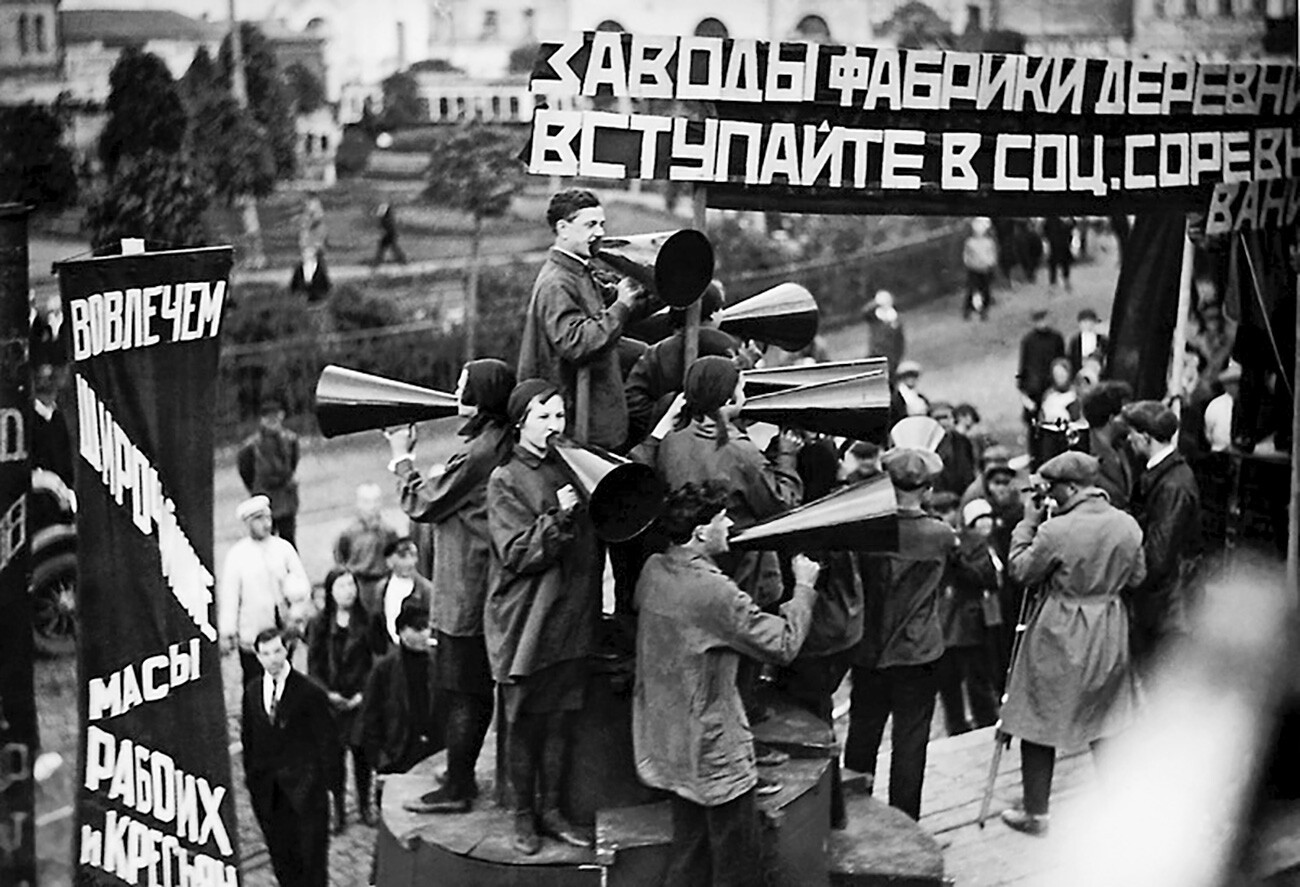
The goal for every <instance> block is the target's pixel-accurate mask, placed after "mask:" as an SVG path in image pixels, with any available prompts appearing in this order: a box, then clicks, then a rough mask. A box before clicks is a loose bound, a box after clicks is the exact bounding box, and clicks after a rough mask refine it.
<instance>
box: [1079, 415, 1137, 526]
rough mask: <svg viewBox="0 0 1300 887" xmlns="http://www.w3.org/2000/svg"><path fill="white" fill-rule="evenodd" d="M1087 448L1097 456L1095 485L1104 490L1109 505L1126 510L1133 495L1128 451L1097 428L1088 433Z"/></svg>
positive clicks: (1131, 469) (1131, 467)
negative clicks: (1098, 470)
mask: <svg viewBox="0 0 1300 887" xmlns="http://www.w3.org/2000/svg"><path fill="white" fill-rule="evenodd" d="M1088 450H1089V451H1090V452H1091V453H1092V455H1093V456H1095V457H1096V458H1097V462H1098V464H1099V467H1100V472H1099V474H1098V477H1097V486H1099V487H1101V488H1102V489H1103V490H1105V491H1106V495H1107V496H1109V497H1110V504H1111V505H1114V506H1115V507H1116V508H1119V509H1121V510H1123V511H1127V510H1128V506H1129V499H1130V498H1132V496H1133V466H1132V465H1131V464H1130V463H1129V457H1128V453H1127V452H1126V451H1125V450H1123V449H1120V448H1119V447H1117V446H1115V444H1113V443H1111V442H1110V441H1109V440H1108V439H1107V438H1105V437H1103V436H1102V435H1101V434H1099V433H1098V430H1097V429H1093V430H1092V431H1091V433H1090V434H1089V435H1088Z"/></svg>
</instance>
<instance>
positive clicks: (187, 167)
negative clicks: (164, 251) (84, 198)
mask: <svg viewBox="0 0 1300 887" xmlns="http://www.w3.org/2000/svg"><path fill="white" fill-rule="evenodd" d="M207 208H208V196H207V192H206V191H205V190H204V189H203V188H202V187H201V186H200V181H199V179H198V178H197V177H196V176H195V174H194V169H193V167H192V165H191V164H190V162H189V160H188V159H187V158H186V157H185V156H184V155H183V154H169V153H167V152H165V151H145V152H144V153H142V154H129V155H126V156H123V157H122V158H121V159H120V160H119V161H118V163H117V166H116V168H115V169H114V173H113V175H112V176H110V177H109V179H108V181H107V183H106V184H101V185H100V186H99V187H98V188H97V189H96V190H95V192H94V193H93V194H92V195H91V196H90V199H89V201H88V203H87V206H86V220H85V227H86V231H87V233H89V235H90V242H91V245H92V246H93V247H94V248H96V249H99V248H102V247H104V246H107V245H109V244H111V243H114V242H116V241H118V240H120V239H121V238H123V237H143V238H144V239H145V241H146V242H149V243H152V244H154V246H155V247H167V248H179V247H186V246H199V245H202V244H203V243H204V242H205V240H206V239H207V231H206V229H205V227H204V224H203V213H204V212H205V211H206V210H207Z"/></svg>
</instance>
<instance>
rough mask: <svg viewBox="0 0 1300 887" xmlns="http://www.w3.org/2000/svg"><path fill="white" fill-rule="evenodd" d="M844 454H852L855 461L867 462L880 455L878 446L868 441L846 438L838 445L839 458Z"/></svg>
mask: <svg viewBox="0 0 1300 887" xmlns="http://www.w3.org/2000/svg"><path fill="white" fill-rule="evenodd" d="M845 453H852V454H853V457H854V458H855V459H861V460H863V461H867V462H869V461H871V460H872V459H875V458H877V457H878V456H879V455H880V445H879V444H874V443H872V442H871V441H869V440H853V439H852V438H847V439H845V441H844V443H842V444H840V456H841V457H843V456H844V454H845Z"/></svg>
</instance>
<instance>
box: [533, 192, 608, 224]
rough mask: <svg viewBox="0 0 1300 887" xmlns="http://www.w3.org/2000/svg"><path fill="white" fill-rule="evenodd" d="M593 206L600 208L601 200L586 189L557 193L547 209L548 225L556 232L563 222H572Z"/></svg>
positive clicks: (552, 196)
mask: <svg viewBox="0 0 1300 887" xmlns="http://www.w3.org/2000/svg"><path fill="white" fill-rule="evenodd" d="M592 206H600V198H599V197H597V196H596V195H595V194H593V193H592V192H591V191H588V190H586V189H585V188H565V189H564V190H563V191H556V192H555V193H554V194H552V195H551V202H550V203H549V204H548V205H547V207H546V224H548V225H550V226H551V230H552V231H554V230H555V226H556V225H558V224H559V223H560V221H561V220H563V221H566V222H568V221H572V220H573V217H574V216H576V215H577V214H578V213H579V212H581V211H582V210H584V209H587V208H588V207H592Z"/></svg>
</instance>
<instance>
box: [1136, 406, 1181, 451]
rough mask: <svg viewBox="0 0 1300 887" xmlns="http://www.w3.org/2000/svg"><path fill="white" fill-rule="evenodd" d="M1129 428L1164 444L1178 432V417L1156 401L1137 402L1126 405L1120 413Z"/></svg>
mask: <svg viewBox="0 0 1300 887" xmlns="http://www.w3.org/2000/svg"><path fill="white" fill-rule="evenodd" d="M1122 415H1123V417H1124V421H1125V422H1126V423H1127V424H1128V427H1129V428H1132V429H1133V430H1134V431H1139V432H1141V433H1142V434H1149V435H1151V436H1152V437H1154V438H1155V439H1156V440H1158V441H1160V442H1162V443H1164V442H1166V441H1169V440H1171V439H1172V438H1173V436H1174V432H1176V431H1177V430H1178V417H1177V416H1175V415H1174V411H1173V410H1171V409H1169V407H1167V406H1165V405H1164V404H1162V403H1161V402H1160V401H1158V400H1139V401H1136V402H1134V403H1131V404H1128V405H1126V406H1125V407H1124V410H1123V412H1122Z"/></svg>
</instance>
